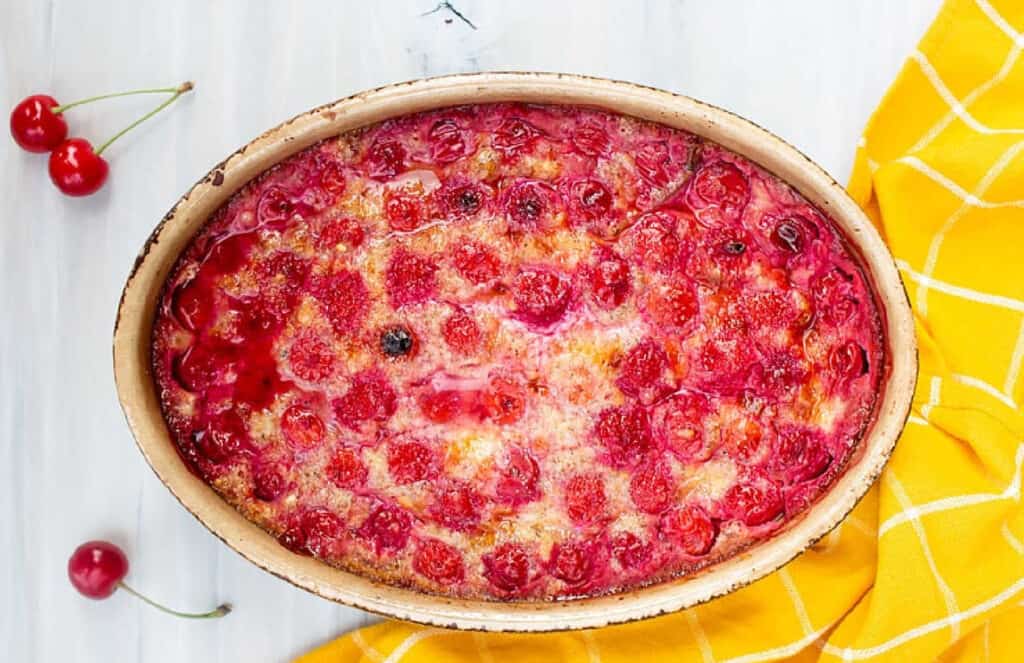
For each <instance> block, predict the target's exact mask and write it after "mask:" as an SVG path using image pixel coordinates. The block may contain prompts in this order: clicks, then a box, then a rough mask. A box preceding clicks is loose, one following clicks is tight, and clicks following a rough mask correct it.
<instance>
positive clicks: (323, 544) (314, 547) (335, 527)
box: [302, 507, 345, 557]
mask: <svg viewBox="0 0 1024 663" xmlns="http://www.w3.org/2000/svg"><path fill="white" fill-rule="evenodd" d="M344 530H345V524H344V523H343V522H342V520H341V518H339V517H338V516H337V515H335V514H334V513H332V512H331V511H330V510H328V509H326V508H324V507H317V508H314V509H310V510H309V511H307V512H305V513H304V514H302V533H303V536H304V537H305V547H306V550H308V551H309V552H311V553H312V554H314V555H316V556H317V557H325V556H327V555H329V554H330V553H331V552H332V549H333V548H334V547H335V545H336V544H337V543H338V539H339V538H340V537H341V535H342V533H343V532H344Z"/></svg>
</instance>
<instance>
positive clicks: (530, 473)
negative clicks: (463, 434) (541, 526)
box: [495, 447, 540, 505]
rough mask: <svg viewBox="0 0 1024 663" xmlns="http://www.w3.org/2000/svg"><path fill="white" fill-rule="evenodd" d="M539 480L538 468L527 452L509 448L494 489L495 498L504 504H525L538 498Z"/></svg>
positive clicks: (535, 460)
mask: <svg viewBox="0 0 1024 663" xmlns="http://www.w3.org/2000/svg"><path fill="white" fill-rule="evenodd" d="M539 479H540V467H539V466H538V465H537V459H535V458H534V457H533V456H532V455H531V454H530V452H529V451H526V450H524V449H521V448H520V447H511V448H510V449H509V450H508V457H507V460H506V462H505V466H504V468H502V471H501V476H500V478H499V479H498V485H497V488H496V489H495V492H496V493H497V497H498V499H499V500H501V501H502V502H505V503H506V504H512V505H517V504H525V503H527V502H532V501H533V500H535V499H537V498H538V497H540V491H539V490H538V489H537V481H538V480H539Z"/></svg>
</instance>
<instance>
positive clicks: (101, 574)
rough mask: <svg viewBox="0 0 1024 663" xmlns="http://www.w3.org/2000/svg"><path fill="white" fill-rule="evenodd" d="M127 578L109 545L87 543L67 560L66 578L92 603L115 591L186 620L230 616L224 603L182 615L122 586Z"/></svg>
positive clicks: (121, 558)
mask: <svg viewBox="0 0 1024 663" xmlns="http://www.w3.org/2000/svg"><path fill="white" fill-rule="evenodd" d="M126 575H128V557H127V556H126V555H125V554H124V551H123V550H121V549H120V548H118V547H117V546H116V545H114V544H113V543H110V542H109V541H87V542H85V543H83V544H82V545H80V546H78V547H77V548H76V549H75V552H73V553H71V558H70V559H69V560H68V578H69V579H70V580H71V584H72V585H73V586H74V588H75V589H77V590H78V591H79V593H81V594H82V595H83V596H87V597H89V598H91V599H97V600H98V599H105V598H108V597H109V596H110V595H111V594H113V593H114V592H115V591H116V590H118V589H123V590H124V591H126V592H128V593H129V594H131V595H133V596H135V597H137V598H139V599H142V600H143V601H145V602H146V603H148V604H149V605H151V606H153V607H154V608H156V609H157V610H160V611H162V612H166V613H167V614H169V615H174V616H175V617H182V618H185V619H215V618H217V617H223V616H224V615H226V614H228V613H229V612H231V604H229V603H224V604H222V605H219V606H217V607H216V608H214V609H213V610H210V611H209V612H181V611H179V610H171V609H170V608H168V607H166V606H163V605H160V604H159V603H157V602H156V601H153V600H152V599H149V598H146V597H145V596H143V595H142V594H140V593H139V592H137V591H135V590H134V589H132V588H131V587H129V586H128V585H127V584H125V582H124V577H125V576H126Z"/></svg>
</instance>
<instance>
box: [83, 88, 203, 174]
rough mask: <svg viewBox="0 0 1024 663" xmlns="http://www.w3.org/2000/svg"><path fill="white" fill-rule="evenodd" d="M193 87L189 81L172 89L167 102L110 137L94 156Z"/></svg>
mask: <svg viewBox="0 0 1024 663" xmlns="http://www.w3.org/2000/svg"><path fill="white" fill-rule="evenodd" d="M193 87H194V86H193V85H192V83H191V81H189V82H185V83H182V84H181V85H179V86H178V87H176V88H174V89H173V91H174V94H173V95H171V97H170V99H168V100H167V101H165V102H163V103H162V104H160V105H159V106H157V107H156V108H154V109H153V110H151V111H149V112H148V113H146V114H145V115H143V116H142V117H140V118H139V119H137V120H135V121H134V122H132V123H131V124H129V125H128V126H127V127H125V128H124V129H121V130H120V131H118V132H117V133H116V134H114V135H113V136H111V137H110V138H109V139H108V140H107V142H105V143H103V144H102V145H100V147H99V149H98V150H96V155H97V156H99V155H100V154H102V153H103V150H105V149H107V148H108V147H110V144H111V143H113V142H114V141H115V140H117V139H118V138H120V137H121V136H123V135H125V134H126V133H128V132H129V131H131V130H132V129H134V128H135V127H137V126H139V125H140V124H142V123H143V122H145V121H146V120H148V119H149V118H151V117H153V116H154V115H156V114H157V113H159V112H160V111H162V110H163V109H165V108H167V107H168V106H170V105H171V104H173V103H174V102H175V101H176V100H177V99H178V97H180V96H181V95H183V94H185V93H186V92H188V91H189V90H191V89H192V88H193Z"/></svg>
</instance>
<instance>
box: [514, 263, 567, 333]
mask: <svg viewBox="0 0 1024 663" xmlns="http://www.w3.org/2000/svg"><path fill="white" fill-rule="evenodd" d="M571 299H572V288H571V286H570V285H569V280H568V279H566V278H563V277H562V276H561V275H560V274H558V273H556V272H553V271H550V270H547V269H540V268H533V267H530V268H526V269H523V270H522V271H521V272H519V274H518V275H517V276H516V278H515V280H514V281H513V282H512V300H513V301H514V302H515V306H516V310H515V314H516V316H517V317H519V318H521V319H523V320H526V321H527V322H532V323H534V324H538V325H550V324H553V323H555V322H557V321H558V320H559V319H560V318H561V317H562V316H563V315H564V314H565V310H566V309H567V308H569V303H570V301H571Z"/></svg>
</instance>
